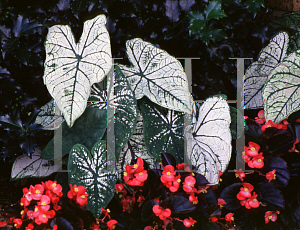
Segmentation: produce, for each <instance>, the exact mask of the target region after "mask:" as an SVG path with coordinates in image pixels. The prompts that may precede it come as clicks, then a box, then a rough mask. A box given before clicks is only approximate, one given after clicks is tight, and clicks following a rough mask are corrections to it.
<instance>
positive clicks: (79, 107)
mask: <svg viewBox="0 0 300 230" xmlns="http://www.w3.org/2000/svg"><path fill="white" fill-rule="evenodd" d="M105 23H106V17H105V16H104V15H99V16H97V17H95V18H94V19H92V20H88V21H86V22H85V23H84V27H83V32H82V36H81V38H80V40H79V42H78V43H75V39H74V36H73V34H72V32H71V28H70V27H69V26H65V25H56V26H52V27H50V28H49V32H48V35H47V39H46V42H45V50H46V60H45V64H44V65H45V72H44V77H43V79H44V84H45V85H46V86H47V89H48V91H49V93H50V94H51V96H52V97H53V98H54V99H55V102H56V103H57V104H58V108H59V109H60V110H61V111H62V113H63V115H64V118H65V119H66V122H67V124H68V126H69V127H72V126H73V124H74V122H75V120H76V119H77V118H79V117H80V115H81V114H82V113H83V112H84V110H85V108H86V104H87V99H88V98H89V95H90V89H91V86H92V84H94V83H97V82H100V81H102V80H103V79H104V77H105V75H106V74H107V73H108V71H109V70H110V68H111V65H112V60H111V50H110V39H109V34H108V32H107V30H106V28H105Z"/></svg>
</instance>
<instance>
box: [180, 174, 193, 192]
mask: <svg viewBox="0 0 300 230" xmlns="http://www.w3.org/2000/svg"><path fill="white" fill-rule="evenodd" d="M195 183H196V179H195V178H194V177H192V176H187V177H186V178H185V179H184V182H183V183H182V184H183V190H184V191H185V192H187V193H191V192H193V191H194V190H195V189H193V188H194V185H195Z"/></svg>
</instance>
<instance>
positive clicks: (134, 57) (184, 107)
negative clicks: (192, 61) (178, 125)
mask: <svg viewBox="0 0 300 230" xmlns="http://www.w3.org/2000/svg"><path fill="white" fill-rule="evenodd" d="M126 50H127V51H126V52H127V56H128V58H129V60H130V62H131V63H132V65H133V66H131V67H126V66H123V65H120V67H121V69H122V71H123V73H124V75H125V76H126V77H127V79H128V81H129V84H130V86H131V89H132V90H133V92H134V94H135V97H136V99H137V100H138V99H141V98H142V97H143V96H147V97H148V98H149V99H150V100H151V101H152V102H154V103H156V104H158V105H160V106H162V107H164V108H168V109H172V110H176V111H181V112H188V113H190V112H191V107H190V103H189V97H190V93H189V90H188V81H187V77H186V75H185V73H184V71H183V68H182V66H181V64H180V62H179V61H178V60H176V59H175V58H174V57H172V56H170V55H169V54H168V53H167V52H166V51H164V50H161V49H159V48H157V47H155V46H154V45H152V44H151V43H148V42H144V41H143V40H142V39H140V38H135V39H132V40H129V41H127V42H126Z"/></svg>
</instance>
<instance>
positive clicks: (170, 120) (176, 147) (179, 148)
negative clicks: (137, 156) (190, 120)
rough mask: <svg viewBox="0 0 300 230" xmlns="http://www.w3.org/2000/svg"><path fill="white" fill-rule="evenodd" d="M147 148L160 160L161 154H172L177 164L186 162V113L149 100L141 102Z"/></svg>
mask: <svg viewBox="0 0 300 230" xmlns="http://www.w3.org/2000/svg"><path fill="white" fill-rule="evenodd" d="M139 105H140V109H141V113H142V115H143V122H144V137H145V144H146V147H147V149H148V151H149V153H150V154H151V155H153V156H154V157H155V158H156V159H157V160H160V159H161V158H160V157H161V153H162V152H167V153H171V154H172V155H173V156H174V157H175V159H176V162H183V160H184V154H183V153H184V139H183V138H184V113H182V112H177V111H174V110H169V109H165V108H162V107H160V106H158V105H156V104H154V103H152V102H151V101H150V100H148V99H147V98H144V99H142V100H140V104H139Z"/></svg>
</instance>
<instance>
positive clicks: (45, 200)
mask: <svg viewBox="0 0 300 230" xmlns="http://www.w3.org/2000/svg"><path fill="white" fill-rule="evenodd" d="M37 204H38V205H39V209H40V210H41V211H42V212H47V211H48V210H49V209H50V205H49V204H50V198H49V197H48V196H46V195H42V197H41V200H40V202H37Z"/></svg>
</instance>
